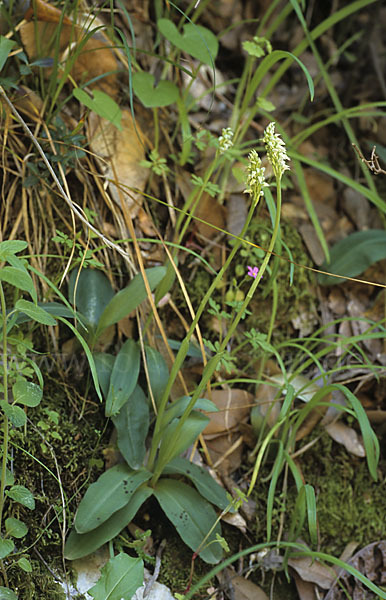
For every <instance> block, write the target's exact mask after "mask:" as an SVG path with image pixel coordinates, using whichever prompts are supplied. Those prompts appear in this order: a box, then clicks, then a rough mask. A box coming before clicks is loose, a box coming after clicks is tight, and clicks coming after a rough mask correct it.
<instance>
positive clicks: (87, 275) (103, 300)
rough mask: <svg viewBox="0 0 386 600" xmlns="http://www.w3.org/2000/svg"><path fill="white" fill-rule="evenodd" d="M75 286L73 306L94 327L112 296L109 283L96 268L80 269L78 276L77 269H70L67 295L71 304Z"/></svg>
mask: <svg viewBox="0 0 386 600" xmlns="http://www.w3.org/2000/svg"><path fill="white" fill-rule="evenodd" d="M75 286H76V298H75V306H76V308H77V310H79V312H80V313H81V314H82V315H84V316H85V317H86V320H87V323H90V324H91V325H92V326H93V327H94V328H96V326H97V324H98V321H99V319H100V316H101V314H102V313H103V311H104V309H105V308H106V306H107V305H108V303H109V302H110V300H111V299H112V298H113V296H114V290H113V288H112V286H111V283H110V281H109V280H108V278H107V277H106V275H105V274H104V273H102V271H97V270H96V269H82V271H81V272H80V275H79V277H78V270H75V271H72V273H71V275H70V282H69V285H68V297H69V300H70V302H71V303H72V304H74V290H75Z"/></svg>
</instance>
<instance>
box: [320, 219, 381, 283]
mask: <svg viewBox="0 0 386 600" xmlns="http://www.w3.org/2000/svg"><path fill="white" fill-rule="evenodd" d="M384 258H386V231H383V230H382V229H367V230H366V231H356V232H355V233H352V234H351V235H349V236H347V237H345V238H344V239H343V240H341V241H340V242H338V243H337V244H335V246H333V247H332V248H331V252H330V263H328V264H327V263H323V264H322V266H321V267H320V269H321V270H322V271H328V272H329V273H334V274H335V275H345V276H346V277H356V276H357V275H360V274H361V273H363V272H364V271H365V270H366V269H367V268H368V267H370V266H371V265H372V264H374V263H376V262H377V261H379V260H383V259H384ZM318 281H319V283H321V284H322V285H335V284H337V283H342V282H343V281H344V279H340V278H338V277H330V276H329V275H324V274H322V273H319V274H318Z"/></svg>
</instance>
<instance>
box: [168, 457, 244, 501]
mask: <svg viewBox="0 0 386 600" xmlns="http://www.w3.org/2000/svg"><path fill="white" fill-rule="evenodd" d="M163 474H164V475H185V477H188V478H189V479H190V481H191V482H192V483H193V484H194V486H195V487H196V488H197V490H198V492H200V494H201V496H204V498H206V499H207V500H209V502H211V503H212V504H215V505H216V506H218V507H219V508H221V509H222V510H224V509H226V508H228V507H229V500H228V498H227V493H226V491H225V490H224V488H223V487H221V485H219V484H218V483H217V482H216V481H215V480H214V479H213V477H211V475H210V474H209V473H208V471H207V470H206V469H204V468H203V467H199V466H198V465H194V464H193V463H191V462H190V461H189V460H186V458H181V457H177V458H174V459H173V460H172V461H171V462H170V463H169V464H168V465H166V467H165V469H164V470H163ZM230 512H234V510H233V509H232V510H231V511H230Z"/></svg>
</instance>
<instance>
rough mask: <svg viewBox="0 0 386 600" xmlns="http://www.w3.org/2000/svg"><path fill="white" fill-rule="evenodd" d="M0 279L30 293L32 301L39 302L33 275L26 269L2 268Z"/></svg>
mask: <svg viewBox="0 0 386 600" xmlns="http://www.w3.org/2000/svg"><path fill="white" fill-rule="evenodd" d="M0 279H1V281H6V282H7V283H9V284H11V285H13V286H14V287H16V288H18V289H19V290H23V291H24V292H28V293H29V294H30V296H31V298H32V300H34V302H37V296H36V290H35V286H34V282H33V281H32V277H31V275H30V274H29V273H28V272H27V271H26V270H25V269H18V268H17V267H2V268H1V269H0Z"/></svg>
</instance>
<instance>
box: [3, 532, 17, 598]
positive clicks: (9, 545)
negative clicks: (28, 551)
mask: <svg viewBox="0 0 386 600" xmlns="http://www.w3.org/2000/svg"><path fill="white" fill-rule="evenodd" d="M14 547H15V544H14V543H13V541H12V540H3V539H0V559H3V558H5V557H6V556H8V554H10V553H11V552H12V550H13V549H14ZM0 598H1V596H0Z"/></svg>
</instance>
